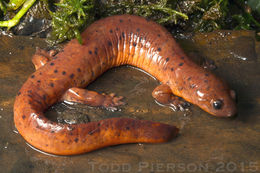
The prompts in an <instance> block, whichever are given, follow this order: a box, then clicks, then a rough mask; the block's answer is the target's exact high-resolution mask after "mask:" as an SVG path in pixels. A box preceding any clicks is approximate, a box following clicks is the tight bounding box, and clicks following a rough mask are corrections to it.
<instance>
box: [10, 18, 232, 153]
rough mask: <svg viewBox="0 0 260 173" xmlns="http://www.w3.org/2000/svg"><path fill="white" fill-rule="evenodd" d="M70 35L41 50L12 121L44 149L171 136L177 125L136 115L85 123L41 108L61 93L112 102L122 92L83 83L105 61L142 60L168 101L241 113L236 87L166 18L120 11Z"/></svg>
mask: <svg viewBox="0 0 260 173" xmlns="http://www.w3.org/2000/svg"><path fill="white" fill-rule="evenodd" d="M81 37H82V44H79V43H78V41H77V40H75V39H74V40H71V41H70V42H68V43H67V44H66V46H65V47H64V49H63V51H60V52H59V53H57V54H56V55H54V54H53V53H52V52H49V53H48V52H45V51H42V50H38V51H37V52H36V54H35V55H34V56H33V63H34V65H35V67H36V71H35V72H34V73H33V74H32V75H31V76H30V77H29V78H28V79H27V81H26V82H25V83H24V84H23V86H22V88H21V89H20V90H19V92H18V94H17V96H16V100H15V103H14V122H15V125H16V128H17V129H18V131H19V133H20V134H21V135H22V136H23V137H24V139H25V140H26V141H27V142H28V143H29V144H31V145H32V146H34V147H36V148H37V149H40V150H42V151H44V152H47V153H52V154H57V155H73V154H80V153H84V152H89V151H93V150H96V149H99V148H102V147H106V146H110V145H117V144H124V143H137V142H144V143H146V142H147V143H159V142H166V141H169V140H171V139H172V138H174V137H175V136H176V135H177V133H178V128H177V127H175V126H173V125H168V124H164V123H158V122H152V121H146V120H136V119H131V118H110V119H104V120H101V121H97V122H90V123H85V124H84V123H83V124H73V125H69V124H61V123H56V122H53V121H50V120H49V119H47V118H46V117H45V116H44V111H45V110H46V109H48V108H49V107H50V106H51V105H53V104H54V103H56V102H58V101H71V102H77V103H84V104H88V105H91V106H104V107H107V108H109V107H110V108H114V107H116V106H118V105H121V104H122V101H121V99H122V97H116V96H115V95H114V94H110V95H104V94H99V93H96V92H94V91H89V90H86V89H84V88H85V87H86V86H87V85H88V84H89V83H90V82H92V81H94V80H95V79H96V78H97V77H98V76H100V75H101V74H102V73H104V72H105V71H107V70H108V69H110V68H112V67H116V66H121V65H126V64H127V65H131V66H135V67H137V68H140V69H142V70H144V71H146V72H148V73H149V74H151V75H152V76H154V77H155V78H157V79H158V80H159V81H160V82H161V85H160V86H158V87H157V88H156V89H155V90H154V92H153V96H154V98H155V99H156V100H157V101H158V102H160V103H163V104H171V103H173V102H174V97H175V96H179V97H182V98H184V99H185V100H186V101H188V102H190V103H192V104H195V105H198V106H199V107H200V108H202V109H203V110H205V111H207V112H208V113H210V114H212V115H215V116H219V117H229V116H232V115H234V114H235V113H236V105H235V103H234V91H233V90H230V89H229V88H228V86H227V84H226V83H225V82H223V81H222V80H221V79H219V78H218V77H216V76H215V75H214V74H212V73H211V72H209V71H206V70H205V69H203V68H201V67H199V66H198V65H197V64H195V63H194V62H192V61H191V60H190V59H189V58H188V57H187V56H186V55H185V53H184V52H183V51H182V49H181V48H180V47H179V45H178V44H177V43H176V41H175V40H174V38H173V37H172V35H171V34H170V33H169V32H168V31H167V30H166V29H165V28H163V27H162V26H160V25H158V24H156V23H155V22H153V21H150V20H147V19H145V18H143V17H139V16H132V15H119V16H112V17H107V18H104V19H101V20H99V21H96V22H94V23H93V24H92V25H91V26H89V27H88V28H87V29H86V30H85V31H84V32H83V33H82V35H81Z"/></svg>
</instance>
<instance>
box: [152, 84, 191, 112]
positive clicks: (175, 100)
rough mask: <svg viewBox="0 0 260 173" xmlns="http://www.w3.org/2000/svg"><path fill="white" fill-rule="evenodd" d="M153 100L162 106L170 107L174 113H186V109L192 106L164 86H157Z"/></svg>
mask: <svg viewBox="0 0 260 173" xmlns="http://www.w3.org/2000/svg"><path fill="white" fill-rule="evenodd" d="M152 96H153V98H154V99H155V100H156V101H157V102H158V103H160V104H163V105H165V106H170V107H171V108H173V110H174V111H177V110H181V111H184V110H185V108H187V107H189V106H190V103H188V102H186V101H184V100H182V98H180V97H178V96H175V95H173V93H172V90H171V88H170V87H169V86H168V85H166V84H162V85H159V86H157V87H156V88H155V89H154V90H153V93H152Z"/></svg>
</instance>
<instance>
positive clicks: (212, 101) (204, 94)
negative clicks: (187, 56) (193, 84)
mask: <svg viewBox="0 0 260 173" xmlns="http://www.w3.org/2000/svg"><path fill="white" fill-rule="evenodd" d="M235 97H236V96H235V91H234V90H230V89H229V88H228V86H227V85H226V84H225V83H223V82H222V81H221V80H219V79H218V78H216V77H215V76H214V75H212V78H210V79H208V82H207V83H205V82H204V81H201V82H199V83H198V84H197V88H196V89H195V93H194V98H193V102H194V104H197V105H198V106H199V107H201V108H202V109H203V110H205V111H207V112H208V113H210V114H212V115H215V116H218V117H230V116H233V115H235V114H236V111H237V110H236V104H235Z"/></svg>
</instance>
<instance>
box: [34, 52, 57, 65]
mask: <svg viewBox="0 0 260 173" xmlns="http://www.w3.org/2000/svg"><path fill="white" fill-rule="evenodd" d="M55 54H56V52H55V51H54V50H51V51H49V52H48V51H46V50H43V49H40V48H36V52H35V54H34V55H33V57H32V63H33V65H34V67H35V69H36V70H37V69H38V68H40V67H42V66H44V65H45V64H46V63H47V62H49V61H51V60H52V59H53V57H54V55H55Z"/></svg>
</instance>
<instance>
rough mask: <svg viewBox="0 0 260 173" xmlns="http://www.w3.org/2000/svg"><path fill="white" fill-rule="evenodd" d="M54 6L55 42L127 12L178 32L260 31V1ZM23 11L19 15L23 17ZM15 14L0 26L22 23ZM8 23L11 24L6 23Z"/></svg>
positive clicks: (68, 0) (69, 2)
mask: <svg viewBox="0 0 260 173" xmlns="http://www.w3.org/2000/svg"><path fill="white" fill-rule="evenodd" d="M34 1H35V0H11V1H10V2H9V3H7V2H6V1H2V0H0V9H1V10H2V12H3V14H5V13H6V11H8V10H10V9H15V8H17V7H19V6H21V5H22V4H23V3H24V4H26V3H29V2H31V3H34ZM45 1H46V0H45ZM24 4H23V6H22V8H21V9H20V11H23V13H24V12H25V10H28V9H25V8H24V6H25V5H24ZM11 5H12V7H11ZM52 5H53V6H54V7H55V10H53V11H50V10H49V11H50V14H51V16H52V26H53V31H52V34H51V37H50V39H51V40H52V41H53V42H54V43H59V42H62V41H64V40H69V39H72V38H75V37H76V38H77V39H78V40H79V41H81V38H80V32H81V31H82V30H83V29H84V28H85V27H86V26H87V25H89V24H90V23H92V22H93V21H94V20H97V19H99V18H102V17H106V16H110V15H115V14H126V13H127V14H135V15H140V16H144V17H147V18H150V19H152V20H155V21H157V22H158V23H161V24H163V25H166V26H169V27H175V28H177V29H178V31H186V32H191V31H201V32H209V31H213V30H215V29H249V30H255V31H256V33H258V34H259V32H260V22H259V21H260V1H259V0H106V1H101V0H60V1H59V2H58V3H54V4H52ZM27 7H28V6H27ZM20 11H19V12H18V13H17V14H16V16H17V15H18V14H19V16H18V17H21V16H22V15H21V13H20ZM16 16H15V17H14V19H16V20H15V22H13V19H11V20H10V21H11V22H10V21H3V22H0V26H6V27H8V28H11V27H13V26H14V25H15V24H17V21H18V22H19V20H17V18H16ZM19 19H20V18H19ZM6 22H9V24H8V23H7V24H6V25H4V23H6ZM10 23H11V25H10ZM259 37H260V36H259Z"/></svg>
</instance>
